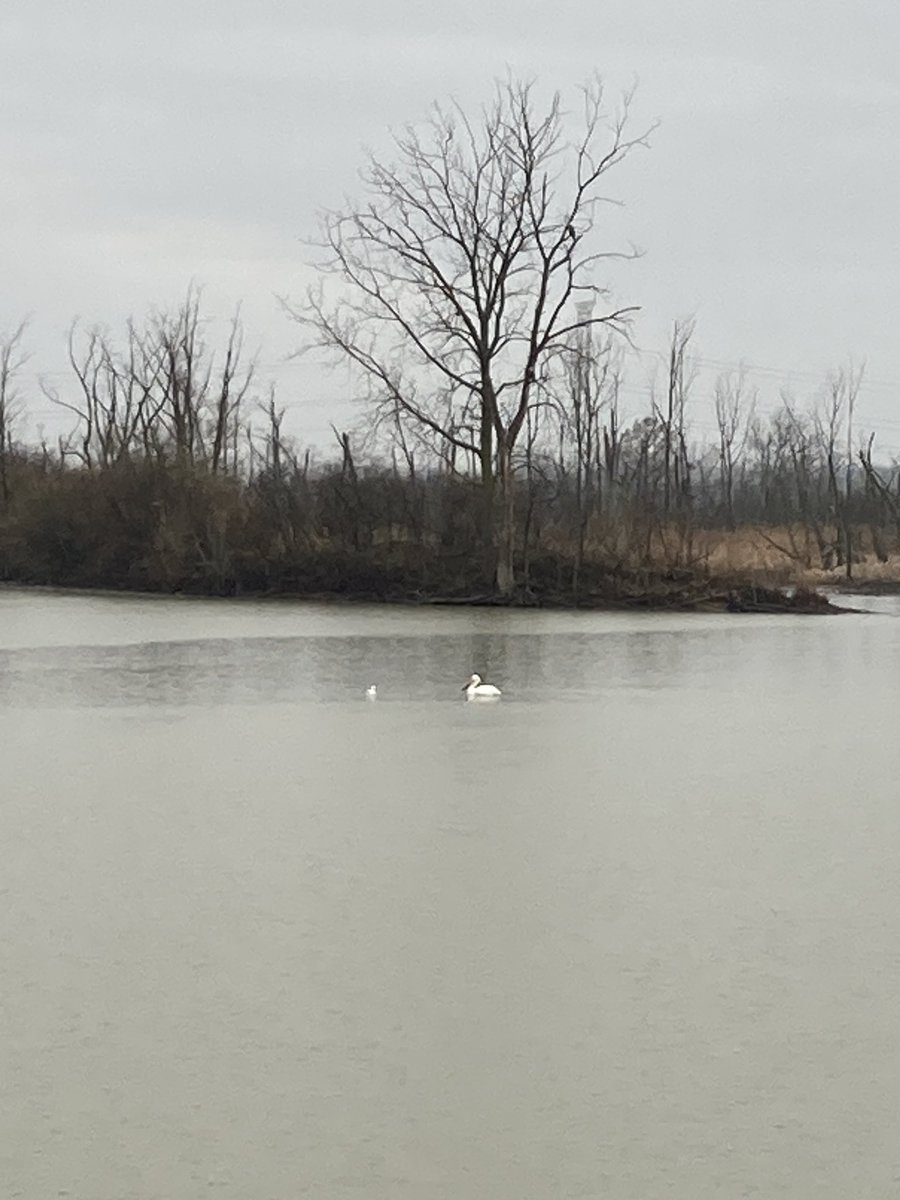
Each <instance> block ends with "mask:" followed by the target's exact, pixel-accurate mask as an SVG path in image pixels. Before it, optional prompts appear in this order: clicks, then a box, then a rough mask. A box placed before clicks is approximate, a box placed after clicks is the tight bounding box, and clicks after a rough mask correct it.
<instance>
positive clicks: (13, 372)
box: [0, 319, 30, 505]
mask: <svg viewBox="0 0 900 1200" xmlns="http://www.w3.org/2000/svg"><path fill="white" fill-rule="evenodd" d="M27 328H28V320H27V319H26V320H23V321H20V322H19V324H18V325H17V327H16V328H15V329H14V330H13V331H12V333H10V334H8V335H4V336H0V498H2V500H3V503H4V505H7V504H8V503H9V492H10V483H9V460H10V456H11V454H12V449H13V446H12V438H13V426H14V424H15V421H16V419H17V418H18V416H19V415H20V411H21V394H20V392H19V388H18V376H19V374H20V373H21V370H22V368H23V367H24V366H25V364H26V363H27V362H28V359H29V357H30V356H29V355H28V354H27V353H26V352H25V351H24V350H23V349H22V341H23V339H24V337H25V331H26V329H27Z"/></svg>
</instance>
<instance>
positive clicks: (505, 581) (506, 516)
mask: <svg viewBox="0 0 900 1200" xmlns="http://www.w3.org/2000/svg"><path fill="white" fill-rule="evenodd" d="M497 458H498V463H497V466H498V475H499V484H500V488H499V492H500V495H499V501H500V504H499V511H498V510H496V509H495V513H496V516H495V520H496V542H495V544H496V553H497V565H496V574H495V584H496V588H497V593H498V595H500V596H509V595H511V593H512V590H513V588H514V586H515V581H516V575H515V545H516V525H515V510H514V501H515V496H514V493H513V479H512V462H511V455H510V453H509V450H508V449H507V448H506V447H505V446H502V447H499V448H498V455H497Z"/></svg>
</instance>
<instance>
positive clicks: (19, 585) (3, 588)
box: [0, 580, 900, 616]
mask: <svg viewBox="0 0 900 1200" xmlns="http://www.w3.org/2000/svg"><path fill="white" fill-rule="evenodd" d="M11 591H17V592H37V593H45V594H51V595H64V596H65V595H69V596H99V597H105V598H108V599H109V598H114V597H116V598H118V597H121V598H134V599H144V600H151V599H152V600H164V599H168V600H184V601H191V600H216V601H232V602H235V601H236V602H238V603H242V602H243V603H260V602H265V603H273V602H275V603H299V604H335V605H338V604H344V605H348V606H352V605H358V604H371V605H378V606H384V605H391V606H394V607H398V608H400V607H406V608H427V607H432V608H482V609H483V608H495V609H512V610H514V611H516V612H524V611H528V610H537V611H544V612H647V613H654V612H683V613H713V612H721V613H727V614H729V615H733V616H737V615H754V614H769V615H777V614H784V615H794V616H829V615H836V614H840V613H861V612H864V611H865V610H864V609H856V608H849V607H847V606H846V605H842V604H836V603H833V602H832V600H831V599H829V594H830V593H833V594H835V595H837V596H841V595H852V594H858V595H866V594H869V595H897V594H900V581H898V582H886V581H882V580H877V581H876V580H873V581H871V582H870V586H869V587H866V586H864V584H863V583H862V582H860V583H859V584H853V582H852V581H851V582H850V583H849V584H845V585H844V586H841V585H838V584H834V583H828V584H821V585H819V586H816V587H812V588H799V587H782V586H772V585H762V584H759V583H747V582H743V581H741V582H738V581H732V580H729V581H725V580H709V581H708V586H707V587H705V588H701V587H698V588H697V591H696V594H694V595H691V594H689V593H685V592H684V591H682V590H679V589H673V590H672V591H670V592H662V591H658V590H657V591H648V592H647V593H644V594H640V593H639V594H635V595H630V596H621V597H617V598H613V597H608V596H599V595H593V596H592V595H590V594H588V595H584V596H580V597H573V596H567V595H565V594H555V593H553V594H551V593H545V594H539V593H523V592H519V593H518V594H514V595H512V596H509V597H503V596H497V595H493V594H490V593H481V594H479V593H475V594H470V595H467V596H448V595H421V594H414V593H408V594H404V593H396V594H393V595H384V594H382V595H379V594H376V593H366V592H357V593H348V592H287V591H249V590H248V591H242V590H237V591H234V592H231V593H229V592H216V591H202V590H197V591H192V590H184V589H181V590H174V591H164V590H161V589H157V590H145V589H136V588H125V587H121V588H120V587H110V586H108V585H106V586H103V585H100V586H96V587H93V586H85V585H70V584H54V583H30V582H25V581H20V580H2V581H0V593H2V592H11Z"/></svg>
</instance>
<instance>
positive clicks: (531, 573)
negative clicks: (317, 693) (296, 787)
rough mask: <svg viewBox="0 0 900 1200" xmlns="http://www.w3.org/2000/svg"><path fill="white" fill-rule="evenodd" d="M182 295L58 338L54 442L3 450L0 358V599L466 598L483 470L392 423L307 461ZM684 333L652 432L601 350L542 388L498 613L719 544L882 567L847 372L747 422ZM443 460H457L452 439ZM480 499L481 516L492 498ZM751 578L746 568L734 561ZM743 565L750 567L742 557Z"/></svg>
mask: <svg viewBox="0 0 900 1200" xmlns="http://www.w3.org/2000/svg"><path fill="white" fill-rule="evenodd" d="M202 329H203V321H202V318H201V313H200V305H199V297H198V296H197V295H196V294H195V293H191V294H190V295H189V297H188V300H187V301H186V303H185V304H184V305H182V306H181V307H180V308H179V309H178V310H176V311H175V312H173V313H171V314H157V315H154V316H153V317H151V318H150V319H149V320H148V321H147V322H146V323H145V324H144V325H143V326H138V325H136V324H131V325H129V326H128V328H127V330H126V332H125V335H124V337H123V338H121V339H119V340H118V341H117V340H115V339H113V338H111V337H110V336H109V335H107V334H104V333H101V332H99V331H90V330H87V331H82V330H80V329H79V328H77V327H75V328H73V330H72V332H71V335H70V339H69V360H70V365H71V379H70V381H69V382H68V384H66V385H65V386H61V387H60V388H59V390H58V391H49V390H46V391H45V396H49V398H50V399H51V400H52V401H53V402H54V403H56V404H58V405H59V406H60V407H61V409H62V410H64V411H67V412H68V413H69V415H70V417H71V422H72V428H71V432H70V433H68V434H67V435H66V436H63V437H60V438H58V439H57V440H56V441H55V442H53V443H52V444H51V443H49V442H47V441H44V442H43V443H42V444H40V445H33V444H27V443H26V442H25V441H24V440H23V439H22V438H21V437H20V436H18V434H17V431H18V430H19V429H20V428H21V425H22V419H23V418H24V416H25V414H26V412H27V406H28V403H29V400H30V397H29V396H28V395H27V394H26V393H25V392H24V391H23V390H22V386H21V385H22V380H23V371H22V368H23V366H24V363H25V356H24V349H25V347H24V341H25V339H26V335H27V331H26V330H25V328H24V327H23V328H20V329H19V330H17V331H15V332H14V334H13V335H12V336H10V337H7V338H5V339H4V340H3V341H2V342H0V578H3V579H5V580H8V581H19V582H31V583H42V584H60V585H69V586H94V587H96V586H101V587H112V588H131V589H145V590H162V591H193V592H201V593H212V594H236V593H241V592H243V593H246V592H276V593H295V594H305V595H314V594H346V595H352V596H370V597H385V598H387V597H398V598H399V597H414V596H432V597H433V596H444V597H460V598H461V597H466V596H473V595H483V594H485V593H487V592H489V591H491V590H492V588H493V586H494V578H495V569H496V547H495V546H493V545H491V544H489V543H486V541H485V537H484V530H485V521H484V489H483V487H482V483H481V479H480V475H479V463H478V462H477V461H476V459H475V458H474V457H473V455H472V454H471V453H469V452H467V451H466V450H465V449H460V446H459V445H458V444H457V443H456V442H449V441H448V440H447V439H446V438H443V437H441V438H438V437H434V438H432V437H429V434H428V429H427V427H426V426H423V425H422V424H421V423H417V424H415V425H414V426H410V425H409V424H408V423H407V422H405V421H404V420H403V413H402V411H400V410H398V409H396V408H394V409H384V408H382V409H380V410H379V412H378V415H377V418H376V419H375V420H373V421H369V422H368V423H367V426H366V428H365V430H360V431H356V432H352V431H348V432H343V431H340V432H338V431H335V443H334V445H335V454H334V456H333V457H331V458H326V459H320V458H318V457H317V456H315V455H314V454H312V453H311V452H310V450H308V449H304V448H303V447H302V446H300V445H299V444H298V443H297V442H296V441H295V440H294V439H292V438H290V437H288V436H286V435H285V433H284V431H283V426H284V409H283V408H282V407H280V406H279V403H278V400H277V397H276V396H275V395H274V393H272V394H269V395H267V396H264V397H261V396H260V395H259V394H258V391H257V389H256V384H255V380H254V373H253V364H252V362H248V361H247V360H246V358H245V355H244V351H243V338H242V330H241V326H240V323H239V321H237V320H235V321H234V322H233V324H232V326H231V330H230V336H228V337H227V339H226V341H225V344H224V345H223V346H222V347H220V348H219V350H218V352H214V350H213V349H212V348H211V347H210V346H209V345H207V344H206V343H205V341H204V338H203V336H202ZM692 334H693V328H692V325H691V324H690V322H679V323H676V325H675V328H674V331H673V337H672V343H671V347H670V355H669V362H668V369H667V371H666V373H665V377H664V378H663V379H662V380H661V381H657V383H656V384H655V385H654V389H653V392H652V395H651V400H650V404H649V407H648V410H647V412H646V413H645V414H644V415H643V416H641V417H639V418H637V419H634V418H630V419H627V420H626V418H625V414H624V411H623V406H622V403H621V396H622V392H623V381H624V368H623V361H622V359H621V357H620V356H619V355H618V353H617V351H616V349H615V345H614V343H613V342H612V341H611V340H610V339H609V338H607V339H606V340H603V341H601V342H595V341H594V340H593V338H592V337H588V336H585V335H584V334H583V333H581V334H580V335H579V338H578V339H577V340H576V342H575V343H574V344H573V345H571V346H570V347H568V348H567V349H566V351H565V353H564V354H563V355H562V356H561V358H560V364H561V368H562V369H561V370H560V371H559V373H558V375H557V377H556V378H557V384H556V386H555V387H554V388H552V389H551V388H550V387H549V386H545V387H542V388H540V389H539V390H537V392H536V395H535V399H534V402H533V404H532V405H531V406H530V408H529V411H528V413H527V419H526V423H525V427H524V430H523V435H522V437H521V438H520V439H519V442H518V444H517V448H516V453H515V455H514V457H513V463H512V482H513V486H512V513H511V520H512V529H513V544H514V573H515V594H516V595H518V596H520V597H521V596H528V595H532V596H536V597H557V598H571V599H578V598H588V597H593V598H600V599H607V600H617V599H624V600H632V601H635V602H638V601H641V600H646V599H647V597H648V596H650V597H651V598H652V596H654V595H659V596H663V595H668V594H677V595H682V594H687V593H689V592H690V591H691V589H694V590H696V589H697V588H698V587H702V586H706V583H705V581H707V580H708V576H709V575H710V573H711V571H712V569H713V568H712V566H711V555H712V552H713V550H714V549H715V547H716V545H717V544H719V543H721V542H722V541H727V540H728V539H729V538H731V539H736V538H741V537H743V538H744V539H745V540H747V541H748V544H753V545H757V546H766V547H769V549H770V550H772V551H773V552H774V553H775V554H776V555H777V556H779V557H780V559H781V561H783V563H784V565H785V567H786V568H788V567H789V568H790V569H791V570H792V571H793V572H794V573H795V574H797V575H798V577H799V576H800V575H802V573H803V572H805V571H809V570H826V571H840V572H843V573H844V574H847V575H850V574H852V572H853V570H854V568H855V566H856V565H857V564H858V563H859V562H860V561H861V560H862V559H864V558H866V557H873V558H875V559H876V560H878V559H880V560H881V561H882V562H887V561H889V560H890V558H891V556H893V555H897V554H900V473H898V471H897V469H896V467H894V466H887V467H885V466H883V465H882V466H879V465H877V462H876V456H875V450H874V446H873V441H872V439H871V438H870V437H862V438H860V436H859V434H858V432H857V430H856V428H855V425H854V421H855V404H856V399H857V395H858V391H859V386H860V375H859V373H858V372H854V371H852V370H849V369H844V370H839V371H837V372H836V373H835V374H834V375H833V376H831V377H830V378H829V379H828V380H826V381H824V383H823V388H822V389H821V391H820V392H819V393H818V394H817V395H816V396H815V397H814V399H813V401H812V402H811V403H809V404H807V405H806V406H805V407H801V406H800V405H799V404H798V403H797V402H796V401H795V400H794V399H793V398H791V397H789V396H782V397H781V398H780V403H779V405H778V407H777V408H776V409H775V411H774V413H773V415H763V414H762V413H761V412H760V411H759V402H758V398H757V397H756V395H755V394H754V393H753V391H752V389H751V388H750V386H749V383H748V380H747V378H746V377H745V376H744V375H742V374H741V373H739V372H738V373H735V374H731V375H728V374H726V375H723V376H722V377H721V378H720V379H719V380H718V382H717V384H716V387H715V395H714V397H712V400H713V405H714V409H715V413H716V418H717V428H718V434H717V437H716V438H715V440H714V441H712V442H711V443H708V444H704V443H700V442H698V441H697V440H696V439H694V438H693V437H692V436H691V432H690V425H691V410H692V405H694V404H695V403H696V402H699V400H700V397H699V396H697V394H696V391H697V389H696V381H695V379H694V375H693V372H692V369H691V354H690V348H691V337H692ZM458 440H459V441H461V440H462V439H458ZM495 502H496V501H495ZM751 558H752V556H751ZM746 565H747V566H748V567H752V566H753V563H752V561H751V560H748V562H747V564H746Z"/></svg>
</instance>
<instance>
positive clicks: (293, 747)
mask: <svg viewBox="0 0 900 1200" xmlns="http://www.w3.org/2000/svg"><path fill="white" fill-rule="evenodd" d="M859 603H860V604H863V603H864V604H865V605H866V606H867V607H869V608H872V609H876V610H878V611H877V612H875V613H873V614H872V615H862V616H857V615H849V616H841V617H834V618H789V617H780V618H767V617H740V616H727V615H721V616H719V615H716V616H653V615H642V616H630V615H628V616H625V615H596V614H536V613H531V614H518V615H515V614H505V613H502V612H461V611H420V610H406V609H374V608H355V607H353V608H351V607H343V606H335V607H325V606H322V607H319V606H302V605H293V604H287V603H271V604H249V603H247V604H245V603H234V602H207V601H184V600H181V601H179V600H170V599H134V598H100V597H83V596H60V595H54V594H26V593H22V592H15V591H8V592H2V593H0V754H2V758H0V797H2V798H0V893H2V896H0V899H2V905H0V969H2V1000H0V1181H2V1187H0V1192H2V1195H3V1196H4V1197H24V1198H26V1200H38V1198H40V1200H42V1198H44V1197H58V1196H69V1197H75V1198H78V1200H194V1198H195V1197H210V1196H214V1197H222V1198H223V1200H226V1198H227V1200H232V1198H233V1200H293V1198H295V1197H300V1196H309V1197H312V1198H314V1200H350V1198H351V1197H352V1198H359V1200H362V1198H365V1200H396V1198H397V1197H409V1198H410V1200H545V1198H546V1200H560V1198H569V1197H590V1198H594V1197H597V1198H599V1197H603V1198H604V1200H657V1198H660V1200H662V1198H666V1200H707V1198H708V1200H726V1198H727V1200H733V1198H738V1197H756V1198H759V1200H774V1198H777V1197H791V1198H792V1200H796V1198H798V1197H800V1198H807V1197H808V1198H810V1200H813V1198H814V1200H848V1198H851V1197H852V1198H853V1200H869V1198H871V1200H885V1198H886V1197H889V1196H897V1195H900V1070H898V1056H897V1035H898V996H900V737H898V731H900V720H898V707H900V706H898V697H900V620H898V617H900V602H898V601H897V600H888V599H884V600H879V601H876V600H866V601H860V602H859ZM473 670H478V671H480V672H481V673H482V674H483V675H484V676H485V678H487V679H489V680H491V681H492V682H495V683H498V684H500V685H501V686H502V687H503V688H504V692H505V694H504V698H503V700H502V701H501V702H500V703H499V704H488V705H484V704H471V703H466V702H465V700H464V699H463V698H462V697H461V695H460V692H459V688H460V686H461V685H462V684H463V682H464V681H465V679H466V678H467V677H468V675H469V674H470V673H471V672H472V671H473ZM372 682H375V683H377V684H378V688H379V699H378V701H376V702H375V703H369V702H367V701H366V700H365V698H364V692H365V689H366V687H367V686H368V684H370V683H372Z"/></svg>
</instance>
